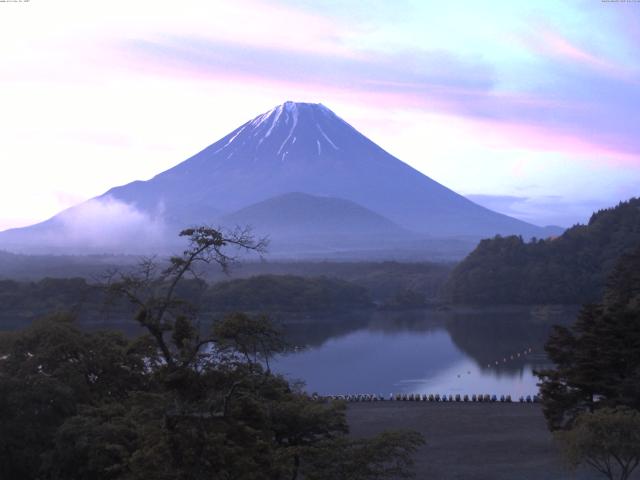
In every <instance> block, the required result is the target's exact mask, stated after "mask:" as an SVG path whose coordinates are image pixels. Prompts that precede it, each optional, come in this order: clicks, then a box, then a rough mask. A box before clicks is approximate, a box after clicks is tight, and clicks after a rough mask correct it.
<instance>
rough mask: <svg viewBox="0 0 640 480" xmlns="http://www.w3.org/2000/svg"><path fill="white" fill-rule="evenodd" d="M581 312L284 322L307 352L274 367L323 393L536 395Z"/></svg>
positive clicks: (401, 315) (504, 311)
mask: <svg viewBox="0 0 640 480" xmlns="http://www.w3.org/2000/svg"><path fill="white" fill-rule="evenodd" d="M576 313H577V309H575V308H558V307H546V308H544V307H541V308H533V309H532V308H510V309H483V310H467V311H452V312H435V311H412V312H369V313H354V314H350V315H340V316H337V317H333V318H324V319H314V320H309V319H308V320H306V321H304V322H301V323H297V324H287V325H286V326H285V329H286V332H287V337H288V339H289V341H290V342H292V343H293V344H295V345H297V346H298V347H299V348H300V350H299V351H298V352H296V353H292V354H289V355H286V356H283V357H280V358H278V359H276V361H275V362H274V364H273V369H274V370H275V371H277V372H279V373H282V374H284V375H285V376H287V377H288V378H289V379H299V380H302V381H304V382H305V383H306V388H307V390H308V391H309V392H317V393H319V394H323V395H325V394H346V393H350V394H352V393H377V394H381V395H384V396H385V397H388V396H389V394H390V393H433V394H435V393H439V394H441V395H442V394H453V395H455V394H457V393H460V394H469V395H471V394H474V393H476V394H477V393H483V394H484V393H488V394H496V395H503V394H504V395H506V394H510V395H512V396H515V397H519V396H520V395H524V396H526V395H533V394H535V393H537V391H538V389H537V386H536V383H537V378H536V377H535V376H534V375H533V370H534V369H539V368H542V367H544V366H545V365H548V361H547V359H546V357H545V355H544V350H543V346H544V343H545V341H546V339H547V336H548V334H549V332H550V330H551V327H552V325H554V324H567V323H571V322H572V321H573V320H574V319H575V315H576Z"/></svg>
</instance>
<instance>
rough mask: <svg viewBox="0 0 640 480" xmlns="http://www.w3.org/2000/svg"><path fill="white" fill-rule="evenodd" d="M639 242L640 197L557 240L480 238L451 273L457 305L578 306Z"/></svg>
mask: <svg viewBox="0 0 640 480" xmlns="http://www.w3.org/2000/svg"><path fill="white" fill-rule="evenodd" d="M638 245H640V199H638V198H632V199H631V200H629V201H627V202H622V203H620V204H618V205H617V206H616V207H613V208H609V209H605V210H600V211H598V212H596V213H594V214H593V215H592V216H591V219H590V220H589V223H588V224H587V225H576V226H574V227H572V228H570V229H568V230H567V231H566V232H565V233H564V234H562V235H561V236H560V237H557V238H549V239H545V240H541V239H539V240H537V239H533V240H532V241H530V242H525V241H524V240H523V239H522V237H516V236H510V237H500V236H497V237H495V238H493V239H488V240H483V241H481V242H480V244H479V245H478V247H477V248H476V249H475V250H474V251H473V252H472V253H471V254H469V256H468V257H467V258H466V259H465V260H463V261H462V262H461V263H460V264H459V265H458V266H457V267H456V268H455V269H454V270H453V272H452V273H451V276H450V277H449V280H448V282H447V285H446V288H445V292H446V293H445V295H446V297H447V300H449V301H451V302H453V303H458V304H537V303H557V304H561V303H564V304H577V303H588V302H593V301H596V300H597V299H598V298H599V297H600V296H601V295H602V292H603V288H604V285H605V279H606V277H607V275H608V274H609V273H610V272H611V270H612V268H613V266H614V265H615V263H616V261H617V260H618V259H619V258H620V256H621V255H623V254H626V253H629V252H630V251H632V250H633V249H634V248H635V247H637V246H638Z"/></svg>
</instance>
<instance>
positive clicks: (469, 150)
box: [0, 0, 640, 230]
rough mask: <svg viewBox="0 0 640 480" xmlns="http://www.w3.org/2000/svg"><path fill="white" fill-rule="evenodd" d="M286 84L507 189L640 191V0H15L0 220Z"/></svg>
mask: <svg viewBox="0 0 640 480" xmlns="http://www.w3.org/2000/svg"><path fill="white" fill-rule="evenodd" d="M286 100H293V101H305V102H314V103H316V102H318V103H323V104H324V105H326V106H327V107H329V108H330V109H332V110H333V111H334V112H335V113H336V114H337V115H339V116H340V117H342V118H343V119H345V120H346V121H348V122H349V123H350V124H351V125H353V126H354V127H355V128H356V129H358V130H359V131H361V132H362V133H363V134H365V135H367V136H368V137H369V138H370V139H371V140H373V141H374V142H376V143H377V144H378V145H380V146H381V147H383V148H384V149H385V150H387V151H389V152H390V153H392V154H393V155H395V156H396V157H398V158H399V159H401V160H402V161H404V162H406V163H407V164H409V165H411V166H412V167H414V168H416V169H417V170H419V171H421V172H422V173H424V174H426V175H428V176H429V177H431V178H433V179H434V180H436V181H438V182H440V183H442V184H444V185H446V186H448V187H449V188H451V189H453V190H455V191H457V192H458V193H461V194H463V195H466V196H468V197H469V198H471V199H472V200H474V201H476V202H478V203H480V204H482V205H485V206H487V207H489V208H492V209H494V210H497V211H500V212H502V213H506V214H509V215H512V216H515V217H517V218H520V219H523V220H526V221H530V222H532V223H535V224H539V225H549V224H556V225H561V226H565V227H567V226H571V225H573V224H575V223H578V222H580V223H584V222H586V221H587V220H588V218H589V216H590V214H591V212H592V211H594V210H597V209H600V208H605V207H609V206H613V205H615V204H617V203H618V202H619V201H621V200H625V199H628V198H630V197H632V196H638V195H639V194H640V191H639V190H640V189H639V188H638V187H639V186H640V134H639V131H640V2H635V1H613V0H603V1H600V0H588V1H587V0H585V1H581V0H574V1H565V2H558V1H556V0H536V1H529V2H524V1H522V2H520V1H517V2H516V1H513V0H493V1H491V0H488V1H483V2H474V1H462V2H445V1H441V0H440V1H429V0H394V1H370V0H369V1H368V0H358V1H351V0H327V1H321V0H298V1H294V0H272V1H260V0H234V1H232V2H231V1H223V0H201V1H196V0H181V1H180V2H175V1H158V0H153V1H151V0H137V1H135V2H131V1H124V0H110V1H108V2H87V1H86V0H82V1H72V0H56V1H50V0H29V1H27V0H22V1H13V0H12V1H8V0H7V1H0V165H1V168H2V170H1V172H2V174H1V175H0V230H2V229H6V228H12V227H18V226H24V225H29V224H32V223H35V222H38V221H41V220H44V219H46V218H49V217H50V216H52V215H54V214H56V213H57V212H59V211H60V210H62V209H65V208H68V207H70V206H72V205H74V204H76V203H78V202H81V201H83V200H86V199H89V198H91V197H94V196H96V195H99V194H102V193H104V192H105V191H106V190H108V189H109V188H111V187H113V186H115V185H121V184H124V183H128V182H130V181H133V180H138V179H141V180H146V179H148V178H151V177H152V176H154V175H155V174H157V173H160V172H161V171H164V170H166V169H168V168H170V167H172V166H174V165H176V164H177V163H179V162H181V161H183V160H185V159H187V158H188V157H189V156H191V155H193V154H195V153H197V152H198V151H200V150H201V149H203V148H204V147H205V146H207V145H209V144H211V143H213V142H215V141H216V140H218V139H219V138H221V137H222V136H224V135H226V134H227V133H229V132H230V131H232V130H234V129H235V128H236V127H238V126H239V125H241V124H242V123H244V122H246V121H247V120H249V119H251V118H253V117H255V116H256V115H258V114H260V113H262V112H264V111H266V110H269V109H271V108H273V107H274V106H276V105H278V104H281V103H283V102H284V101H286Z"/></svg>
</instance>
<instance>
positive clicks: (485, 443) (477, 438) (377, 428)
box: [347, 402, 640, 480]
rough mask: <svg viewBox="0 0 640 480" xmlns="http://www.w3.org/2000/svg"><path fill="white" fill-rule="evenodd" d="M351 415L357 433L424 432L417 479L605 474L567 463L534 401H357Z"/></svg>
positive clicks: (530, 479)
mask: <svg viewBox="0 0 640 480" xmlns="http://www.w3.org/2000/svg"><path fill="white" fill-rule="evenodd" d="M347 420H348V422H349V425H350V427H351V432H352V434H353V435H355V436H367V435H371V434H374V433H378V432H381V431H383V430H386V429H399V428H402V429H413V430H417V431H419V432H420V433H422V434H423V435H424V437H425V440H426V445H425V446H424V447H422V448H421V449H420V450H419V451H418V453H417V454H416V456H415V460H416V465H415V472H416V478H417V479H430V480H438V479H465V480H466V479H473V480H506V479H518V480H555V479H579V480H587V479H589V480H591V479H594V480H595V479H599V478H603V477H599V476H598V475H595V474H593V473H591V471H589V470H582V471H579V472H577V473H576V474H572V473H570V472H569V471H568V470H566V469H565V468H564V467H563V464H562V461H561V459H560V457H559V455H558V452H557V450H556V448H555V445H554V444H553V439H552V436H551V434H550V433H549V432H548V430H547V428H546V425H545V422H544V417H543V416H542V411H541V408H540V406H539V405H535V404H520V403H515V404H502V403H498V404H495V403H463V404H459V403H422V402H419V403H413V402H373V403H353V404H349V408H348V411H347ZM632 478H634V479H638V478H640V475H638V474H637V473H636V475H634V476H633V477H632Z"/></svg>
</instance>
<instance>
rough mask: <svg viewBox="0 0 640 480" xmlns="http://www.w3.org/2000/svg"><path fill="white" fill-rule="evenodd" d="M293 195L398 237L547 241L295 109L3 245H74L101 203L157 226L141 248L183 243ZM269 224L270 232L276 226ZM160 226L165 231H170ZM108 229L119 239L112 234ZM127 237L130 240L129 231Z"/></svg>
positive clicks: (318, 116) (308, 110) (317, 113)
mask: <svg viewBox="0 0 640 480" xmlns="http://www.w3.org/2000/svg"><path fill="white" fill-rule="evenodd" d="M292 192H300V193H304V194H307V195H311V196H316V197H324V198H327V197H330V198H333V199H342V200H345V201H350V202H354V203H356V204H358V206H359V207H360V208H363V209H368V210H371V211H372V212H371V213H372V214H377V215H379V216H382V217H385V218H386V221H387V222H388V226H389V228H390V229H391V231H393V230H394V229H395V228H398V226H399V227H401V228H404V229H407V230H411V231H413V232H417V233H420V234H423V235H424V234H426V235H428V236H430V237H451V236H465V237H473V238H480V237H488V236H489V237H490V236H494V235H495V234H521V235H523V236H527V237H528V236H545V233H546V232H545V230H544V229H542V228H540V227H536V226H534V225H531V224H528V223H525V222H522V221H520V220H516V219H514V218H511V217H508V216H506V215H502V214H499V213H496V212H493V211H491V210H488V209H486V208H484V207H481V206H479V205H477V204H475V203H473V202H471V201H470V200H468V199H466V198H464V197H463V196H461V195H458V194H457V193H455V192H453V191H452V190H450V189H448V188H446V187H444V186H442V185H440V184H439V183H437V182H435V181H434V180H432V179H430V178H429V177H427V176H425V175H423V174H422V173H420V172H418V171H417V170H415V169H413V168H411V167H409V166H408V165H407V164H405V163H403V162H401V161H400V160H398V159H397V158H395V157H393V156H392V155H390V154H389V153H387V152H385V151H384V150H383V149H382V148H380V147H379V146H377V145H376V144H375V143H373V142H372V141H370V140H369V139H368V138H366V137H365V136H364V135H362V134H360V133H359V132H358V131H357V130H356V129H354V128H353V127H352V126H351V125H349V124H348V123H346V122H345V121H344V120H342V119H341V118H339V117H338V116H337V115H335V114H334V113H333V112H332V111H331V110H329V109H328V108H326V107H324V106H323V105H321V104H310V103H294V102H286V103H284V104H282V105H279V106H278V107H276V108H274V109H273V110H270V111H268V112H266V113H264V114H262V115H259V116H258V117H256V118H254V119H253V120H251V121H249V122H247V123H245V124H244V125H242V126H240V127H239V128H237V129H235V130H234V131H233V132H231V133H229V134H228V135H227V136H225V137H224V138H222V139H221V140H219V141H217V142H216V143H214V144H213V145H211V146H209V147H207V148H205V149H204V150H203V151H201V152H200V153H198V154H196V155H194V156H193V157H191V158H189V159H188V160H186V161H184V162H182V163H180V164H178V165H176V166H175V167H173V168H171V169H169V170H167V171H165V172H162V173H160V174H158V175H156V176H155V177H153V178H152V179H150V180H148V181H135V182H132V183H129V184H127V185H123V186H120V187H116V188H112V189H111V190H109V191H108V192H106V193H105V194H104V195H102V196H100V197H97V198H96V199H94V200H91V201H89V202H87V203H86V204H85V205H84V207H83V206H82V205H81V206H79V207H73V208H72V209H69V210H67V211H66V212H63V214H61V215H58V216H56V217H53V218H52V219H50V220H49V221H47V222H44V223H42V224H39V225H38V226H37V227H38V228H37V229H35V230H34V228H33V227H27V228H26V229H19V230H17V231H16V230H14V231H12V232H11V231H10V232H5V233H2V234H0V246H2V245H6V244H7V243H14V244H15V243H16V242H26V243H33V242H31V241H30V240H33V238H32V237H33V235H32V234H33V233H35V232H36V231H37V232H39V235H43V236H42V237H39V238H41V239H46V238H50V237H51V232H50V230H54V231H56V232H58V233H57V236H56V235H54V237H55V238H61V236H62V237H64V228H66V227H65V226H66V225H68V224H69V223H70V222H69V219H70V218H71V219H72V220H77V218H78V217H79V218H84V217H83V215H82V214H81V212H82V208H85V209H86V208H87V207H86V206H87V205H90V206H91V205H95V202H98V203H99V204H100V205H102V204H104V203H107V204H109V205H110V208H112V209H113V208H122V205H125V206H126V208H128V209H132V210H133V211H134V213H136V214H140V215H141V216H142V217H144V218H146V219H149V218H150V219H151V223H153V225H152V227H153V229H152V230H153V234H152V235H150V234H147V233H145V231H146V230H144V229H143V230H141V231H139V232H138V233H136V234H135V235H134V237H135V238H137V239H140V238H141V236H146V237H153V236H154V235H156V236H162V235H164V233H162V232H164V231H165V230H166V232H167V235H169V233H168V232H171V233H170V234H171V235H173V232H174V231H175V230H177V229H179V228H182V227H183V226H185V225H190V224H196V223H208V224H211V223H214V224H215V223H217V222H219V221H220V220H221V219H227V220H229V219H230V218H234V217H233V216H229V215H230V214H231V213H232V212H236V211H238V210H241V209H243V208H245V207H248V206H249V205H252V204H255V203H259V202H263V201H265V200H268V199H270V198H274V197H278V196H282V195H284V194H289V193H292ZM289 200H290V199H289ZM92 202H93V203H92ZM269 205H271V207H272V208H274V209H275V210H274V212H276V211H277V209H279V208H280V206H279V203H278V202H271V203H267V204H266V206H265V205H263V206H262V207H261V208H263V210H262V211H263V214H262V215H263V216H264V218H268V217H270V218H275V217H276V216H277V214H276V213H274V212H272V213H271V214H267V213H266V212H265V210H264V209H265V208H268V206H269ZM78 209H80V210H78ZM338 210H339V209H335V211H336V212H337V211H338ZM79 212H80V213H79ZM129 213H130V212H129ZM298 213H300V212H298ZM225 215H226V217H225ZM85 216H86V215H85ZM129 217H131V216H129ZM129 217H127V218H129ZM235 218H239V217H237V216H236V217H235ZM325 220H326V221H329V220H328V219H325ZM335 221H337V220H335ZM71 223H73V222H71ZM156 224H157V225H156ZM261 224H262V226H263V227H264V228H265V229H267V230H268V229H269V228H270V227H271V226H274V227H275V226H276V225H269V224H268V223H265V222H261ZM158 225H162V226H164V230H162V232H161V229H160V227H159V226H158ZM103 227H104V228H103V230H104V231H105V235H106V236H109V235H110V234H109V225H108V224H107V225H104V226H103ZM156 227H157V228H156ZM119 228H120V230H118V231H121V232H124V230H125V227H124V226H122V225H120V226H119ZM145 228H146V227H145ZM266 233H269V232H268V231H267V232H266ZM120 237H121V238H123V239H126V238H129V237H128V236H127V235H124V234H121V235H120ZM79 238H82V235H80V237H79ZM123 241H124V240H123Z"/></svg>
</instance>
